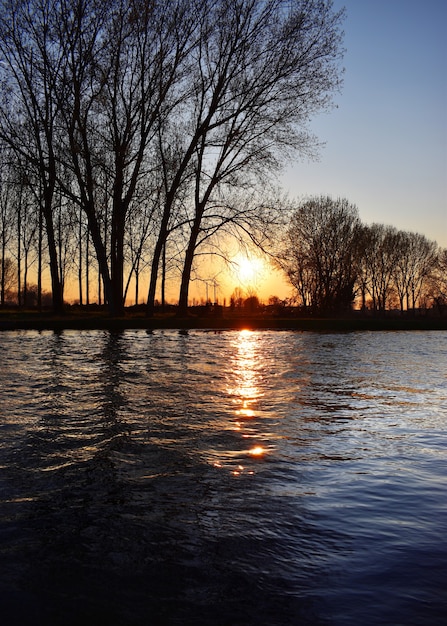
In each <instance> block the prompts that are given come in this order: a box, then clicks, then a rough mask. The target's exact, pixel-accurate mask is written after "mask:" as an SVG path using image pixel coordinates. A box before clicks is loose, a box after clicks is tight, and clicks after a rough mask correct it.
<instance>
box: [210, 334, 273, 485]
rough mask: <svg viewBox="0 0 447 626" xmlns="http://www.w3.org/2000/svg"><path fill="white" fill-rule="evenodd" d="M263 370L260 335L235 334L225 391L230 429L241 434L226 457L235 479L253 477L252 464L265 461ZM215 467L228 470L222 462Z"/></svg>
mask: <svg viewBox="0 0 447 626" xmlns="http://www.w3.org/2000/svg"><path fill="white" fill-rule="evenodd" d="M263 367H264V361H263V359H262V358H261V354H260V352H259V346H258V336H257V333H255V332H253V331H250V330H241V331H240V332H238V333H237V334H235V339H234V342H233V343H232V353H231V356H230V360H229V362H228V371H227V381H228V382H227V389H226V391H227V394H228V398H229V402H230V406H232V409H231V415H232V419H231V422H230V424H229V426H230V428H231V430H233V431H234V432H235V433H238V439H236V441H235V447H234V448H233V449H232V450H227V452H226V455H225V456H226V457H227V461H228V463H229V465H230V466H231V473H232V475H233V476H240V475H242V474H244V475H247V474H248V475H252V474H254V473H255V472H254V469H253V468H254V466H253V462H254V461H255V460H260V459H262V458H263V457H264V456H265V455H266V453H267V448H266V446H265V445H261V443H263V437H262V431H261V428H260V426H261V424H262V422H261V419H262V417H263V414H262V407H261V403H262V398H263V396H264V391H263ZM239 437H240V438H239ZM247 440H249V441H247ZM244 442H245V443H244ZM247 443H248V444H249V446H248V447H247ZM236 448H237V449H236ZM214 465H215V467H223V466H227V467H228V464H227V463H226V462H225V461H224V460H223V459H221V460H219V462H217V463H215V464H214Z"/></svg>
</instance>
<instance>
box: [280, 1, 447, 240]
mask: <svg viewBox="0 0 447 626" xmlns="http://www.w3.org/2000/svg"><path fill="white" fill-rule="evenodd" d="M343 6H344V7H345V8H346V11H347V17H346V20H345V23H344V31H345V46H344V47H345V48H346V53H345V58H344V63H343V65H344V67H345V75H344V86H343V90H342V93H341V94H340V95H339V96H336V99H335V100H336V104H337V107H338V108H337V109H334V110H332V111H331V112H330V113H329V114H322V115H319V116H317V117H315V118H314V119H313V120H312V123H311V126H310V128H311V130H312V131H313V132H314V133H315V134H316V135H317V137H318V138H319V139H320V140H321V141H322V142H324V143H325V146H324V147H323V148H322V149H321V151H320V159H319V161H318V162H312V163H308V162H307V161H306V162H298V163H294V164H291V166H290V168H289V169H288V170H287V173H286V175H285V176H284V186H285V187H286V188H287V189H288V190H289V191H290V195H291V196H297V197H300V196H302V195H319V194H329V195H331V196H333V197H344V198H347V199H348V200H349V201H350V202H352V203H354V204H356V205H357V207H358V209H359V212H360V217H361V219H362V221H363V222H365V223H372V222H380V223H384V224H391V225H393V226H396V227H397V228H399V229H402V230H412V231H416V232H420V233H423V234H424V235H426V236H427V237H429V238H430V239H434V240H436V241H437V242H438V243H439V244H440V245H442V246H443V247H447V28H446V27H447V0H423V1H421V0H334V8H335V9H339V8H342V7H343Z"/></svg>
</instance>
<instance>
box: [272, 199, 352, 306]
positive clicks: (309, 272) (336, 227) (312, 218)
mask: <svg viewBox="0 0 447 626" xmlns="http://www.w3.org/2000/svg"><path fill="white" fill-rule="evenodd" d="M360 228H361V224H360V219H359V216H358V210H357V208H356V207H355V206H354V205H352V204H350V203H349V202H348V201H347V200H344V199H338V200H333V199H332V198H330V197H324V196H320V197H316V198H310V199H308V200H305V201H303V202H302V203H301V204H300V205H299V206H298V208H297V209H296V211H295V212H294V214H293V216H292V219H291V222H290V226H289V228H288V231H287V236H286V244H285V249H283V250H282V251H280V254H279V255H278V259H279V263H280V265H281V266H282V268H283V269H284V270H285V271H286V274H287V276H288V278H289V280H290V282H291V284H292V285H293V286H294V287H295V288H296V290H297V292H298V294H299V296H300V298H301V304H302V305H303V306H304V307H305V308H307V307H309V306H310V307H311V308H312V310H314V311H317V312H319V313H325V314H327V313H334V312H335V313H336V312H341V311H345V310H349V309H350V308H351V306H352V303H353V301H354V297H355V287H356V282H357V277H358V272H359V264H358V246H357V241H358V237H359V232H360Z"/></svg>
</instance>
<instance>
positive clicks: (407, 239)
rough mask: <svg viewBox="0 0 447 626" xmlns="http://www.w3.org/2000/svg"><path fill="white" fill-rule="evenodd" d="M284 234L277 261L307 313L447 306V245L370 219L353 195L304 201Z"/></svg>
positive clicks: (280, 239)
mask: <svg viewBox="0 0 447 626" xmlns="http://www.w3.org/2000/svg"><path fill="white" fill-rule="evenodd" d="M277 240H278V242H279V243H278V244H277V246H276V249H275V252H274V255H275V258H276V263H277V264H278V265H279V266H280V267H281V269H282V270H284V272H285V273H286V275H287V277H288V279H289V281H290V283H291V285H293V287H294V289H295V292H296V302H297V304H298V305H299V306H300V307H301V308H302V309H303V310H304V311H307V312H312V313H318V314H325V315H326V314H339V313H343V312H347V311H349V310H351V309H352V308H353V306H354V304H356V305H357V308H360V309H362V310H364V311H366V310H367V309H368V310H371V311H373V312H374V313H376V314H381V313H384V312H385V311H386V310H388V309H400V311H401V312H403V311H415V310H416V308H430V307H439V308H440V309H442V308H444V309H445V307H446V305H447V249H441V248H440V247H439V246H438V245H437V243H436V242H435V241H430V240H429V239H427V238H426V237H425V236H424V235H421V234H419V233H414V232H407V231H402V230H398V229H397V228H395V227H393V226H385V225H383V224H372V225H366V224H363V223H362V222H361V220H360V217H359V213H358V209H357V207H356V206H355V205H353V204H351V203H349V201H348V200H346V199H337V200H334V199H332V198H331V197H327V196H320V197H312V198H308V199H306V200H304V201H303V202H301V203H300V204H298V206H297V207H296V208H295V210H294V211H293V213H292V217H291V219H290V222H289V223H288V224H287V227H286V229H285V233H284V234H283V235H282V236H278V238H277Z"/></svg>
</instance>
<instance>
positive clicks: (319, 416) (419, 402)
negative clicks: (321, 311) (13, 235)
mask: <svg viewBox="0 0 447 626" xmlns="http://www.w3.org/2000/svg"><path fill="white" fill-rule="evenodd" d="M0 355H1V356H0V358H1V361H0V466H1V472H0V489H1V491H0V498H1V504H0V615H1V617H0V622H1V623H2V624H4V625H5V626H9V625H10V624H11V625H12V624H14V625H16V624H17V625H20V626H21V625H28V624H33V625H39V626H40V625H41V624H42V625H43V624H45V625H46V626H50V625H53V624H54V625H56V624H61V625H62V624H63V625H78V624H83V625H84V624H97V625H98V626H102V625H104V626H109V625H123V626H124V625H125V626H127V625H140V624H141V625H145V626H146V625H152V624H179V625H186V624H188V625H189V624H191V625H192V624H197V625H201V624H216V625H221V626H232V625H254V624H257V625H263V624H264V625H295V624H297V625H298V624H324V625H326V624H328V625H329V624H334V625H343V626H344V625H352V626H354V625H355V626H357V625H359V624H364V625H369V624H390V625H391V624H393V625H397V624H403V625H411V624H415V625H416V624H421V625H422V624H424V625H426V624H444V623H446V619H447V596H446V593H447V592H446V589H447V543H446V537H447V489H446V475H447V434H446V418H447V333H445V332H431V333H420V332H419V333H418V332H413V333H406V332H399V333H391V332H389V333H377V332H376V333H347V334H330V333H325V334H319V333H294V332H269V331H262V332H249V331H241V332H237V331H234V332H233V331H230V332H223V333H215V332H204V331H201V332H189V333H185V332H177V331H154V332H153V333H148V332H146V331H126V332H123V333H120V334H112V333H109V332H102V331H94V332H93V331H92V332H76V331H66V332H62V333H52V332H43V333H38V332H21V333H19V332H3V333H0Z"/></svg>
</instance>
